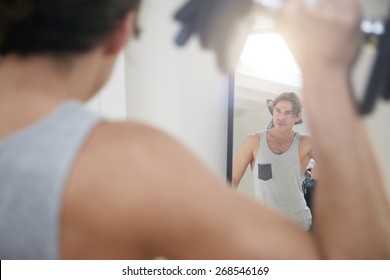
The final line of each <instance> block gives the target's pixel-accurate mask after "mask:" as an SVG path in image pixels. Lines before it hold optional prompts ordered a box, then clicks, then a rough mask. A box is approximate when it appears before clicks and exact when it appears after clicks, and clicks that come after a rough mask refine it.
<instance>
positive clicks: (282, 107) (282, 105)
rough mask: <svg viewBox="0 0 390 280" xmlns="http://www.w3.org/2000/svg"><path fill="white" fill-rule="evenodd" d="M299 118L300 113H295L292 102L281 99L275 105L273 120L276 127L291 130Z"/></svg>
mask: <svg viewBox="0 0 390 280" xmlns="http://www.w3.org/2000/svg"><path fill="white" fill-rule="evenodd" d="M299 119H300V115H299V114H294V111H293V105H292V104H291V102H289V101H284V100H281V101H279V102H278V103H277V104H276V105H274V108H273V114H272V120H273V123H274V127H275V128H276V129H280V130H291V129H292V128H293V126H294V124H295V122H297V121H299Z"/></svg>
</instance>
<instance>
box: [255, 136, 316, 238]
mask: <svg viewBox="0 0 390 280" xmlns="http://www.w3.org/2000/svg"><path fill="white" fill-rule="evenodd" d="M300 139H301V135H300V134H299V133H298V132H296V133H295V137H294V140H293V142H292V144H291V146H290V148H289V149H288V150H287V151H286V152H285V153H283V154H281V155H277V154H274V153H273V152H272V151H271V150H270V148H269V146H268V143H267V138H266V131H260V142H259V151H258V154H257V157H256V163H255V166H254V167H253V171H252V174H253V183H254V191H255V196H256V200H258V201H263V202H264V203H266V204H268V205H270V206H272V207H274V208H276V209H279V210H280V211H281V212H282V213H284V214H286V215H287V216H289V217H290V218H292V219H293V220H294V221H296V222H298V223H299V224H300V225H302V227H303V228H304V229H306V230H308V229H309V228H310V227H311V220H312V216H311V212H310V209H309V207H307V205H306V201H305V198H304V196H303V192H302V182H303V179H304V177H303V174H302V171H301V170H302V169H301V163H300V160H299V142H300Z"/></svg>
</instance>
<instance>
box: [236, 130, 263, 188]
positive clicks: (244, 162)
mask: <svg viewBox="0 0 390 280" xmlns="http://www.w3.org/2000/svg"><path fill="white" fill-rule="evenodd" d="M258 139H259V138H258V137H257V136H256V135H249V136H247V137H246V139H245V141H244V142H243V144H242V145H241V148H240V151H239V152H238V155H237V156H236V157H235V158H234V160H233V178H232V185H233V187H234V188H237V187H238V185H239V184H240V181H241V179H242V177H243V176H244V173H245V170H246V168H247V167H248V165H249V164H251V165H252V162H253V161H254V156H253V154H254V150H255V149H256V147H257V146H258Z"/></svg>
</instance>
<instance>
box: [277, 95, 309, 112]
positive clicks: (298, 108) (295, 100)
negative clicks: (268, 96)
mask: <svg viewBox="0 0 390 280" xmlns="http://www.w3.org/2000/svg"><path fill="white" fill-rule="evenodd" d="M279 101H289V102H291V104H292V107H293V108H292V109H293V113H294V114H295V115H297V114H299V113H301V112H302V103H301V101H300V100H299V97H298V95H296V94H295V92H283V93H281V94H279V95H278V96H277V97H276V98H275V99H274V102H273V106H274V107H275V106H276V104H278V102H279Z"/></svg>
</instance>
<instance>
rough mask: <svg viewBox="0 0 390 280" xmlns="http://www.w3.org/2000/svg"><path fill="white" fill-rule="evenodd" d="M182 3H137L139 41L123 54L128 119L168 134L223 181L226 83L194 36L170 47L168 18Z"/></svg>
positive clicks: (170, 22) (171, 32) (173, 30)
mask: <svg viewBox="0 0 390 280" xmlns="http://www.w3.org/2000/svg"><path fill="white" fill-rule="evenodd" d="M183 2H184V1H182V0H174V1H173V0H170V1H158V0H145V1H144V2H143V7H142V11H141V16H140V26H141V29H142V34H141V37H140V38H139V39H137V40H133V41H132V42H131V43H130V46H129V48H128V49H127V52H126V81H127V84H126V87H127V103H126V104H127V112H128V117H129V118H132V119H137V120H140V121H142V122H146V123H148V124H151V125H153V126H156V127H158V128H160V129H163V130H164V131H166V132H168V133H169V134H171V135H173V136H174V137H176V138H177V139H179V140H180V141H181V142H183V143H184V144H185V145H186V146H187V147H188V148H190V149H191V150H192V151H193V152H194V153H196V154H197V155H198V156H199V157H200V158H201V159H202V160H203V161H204V162H205V163H206V164H207V165H209V166H210V167H211V168H212V169H213V170H215V171H216V172H217V173H219V174H220V175H221V176H223V177H225V176H226V155H227V152H226V150H227V108H228V106H227V102H228V88H227V86H228V79H227V77H226V76H224V75H221V74H220V72H219V71H218V69H217V68H216V64H215V60H214V54H213V53H211V52H205V51H202V50H201V49H200V47H199V45H198V40H197V38H193V39H192V40H191V42H190V44H189V45H187V46H185V47H184V48H178V47H176V46H175V45H174V36H175V35H176V34H177V32H178V30H179V25H178V24H177V23H176V22H174V20H173V14H174V12H175V11H176V10H177V9H178V7H179V6H181V4H182V3H183Z"/></svg>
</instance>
